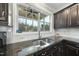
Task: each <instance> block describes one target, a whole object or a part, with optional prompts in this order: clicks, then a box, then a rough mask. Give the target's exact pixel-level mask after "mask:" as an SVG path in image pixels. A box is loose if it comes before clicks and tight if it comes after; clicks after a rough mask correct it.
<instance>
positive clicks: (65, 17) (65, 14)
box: [62, 10, 67, 28]
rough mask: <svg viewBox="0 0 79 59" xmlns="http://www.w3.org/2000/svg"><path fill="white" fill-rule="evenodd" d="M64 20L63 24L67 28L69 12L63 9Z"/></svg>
mask: <svg viewBox="0 0 79 59" xmlns="http://www.w3.org/2000/svg"><path fill="white" fill-rule="evenodd" d="M62 20H63V22H62V23H63V24H62V25H63V27H64V28H66V27H67V24H66V23H67V13H66V10H63V11H62Z"/></svg>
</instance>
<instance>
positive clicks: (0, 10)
mask: <svg viewBox="0 0 79 59" xmlns="http://www.w3.org/2000/svg"><path fill="white" fill-rule="evenodd" d="M0 25H5V26H6V25H8V3H0Z"/></svg>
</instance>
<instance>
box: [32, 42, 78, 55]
mask: <svg viewBox="0 0 79 59" xmlns="http://www.w3.org/2000/svg"><path fill="white" fill-rule="evenodd" d="M69 43H71V44H72V45H70V44H67V43H65V42H63V41H62V42H59V43H57V44H55V45H51V46H52V47H47V48H45V49H43V50H41V51H38V52H36V53H34V54H33V55H34V56H79V47H76V46H74V45H73V43H72V42H69ZM76 45H77V44H76Z"/></svg>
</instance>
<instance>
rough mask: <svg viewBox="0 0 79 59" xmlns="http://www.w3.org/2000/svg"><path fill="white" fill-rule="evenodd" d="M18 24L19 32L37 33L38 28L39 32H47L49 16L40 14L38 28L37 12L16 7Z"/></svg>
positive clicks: (19, 6)
mask: <svg viewBox="0 0 79 59" xmlns="http://www.w3.org/2000/svg"><path fill="white" fill-rule="evenodd" d="M17 9H18V23H19V29H20V30H21V31H26V32H33V31H38V27H40V29H41V31H49V30H50V29H49V28H50V24H49V16H47V15H44V14H42V13H40V22H39V23H40V26H38V20H39V19H38V12H37V11H35V10H33V9H31V8H26V7H24V6H21V5H18V8H17Z"/></svg>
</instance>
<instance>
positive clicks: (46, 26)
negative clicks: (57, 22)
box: [45, 23, 50, 31]
mask: <svg viewBox="0 0 79 59" xmlns="http://www.w3.org/2000/svg"><path fill="white" fill-rule="evenodd" d="M49 29H50V25H49V23H45V30H46V31H48V30H49Z"/></svg>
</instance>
